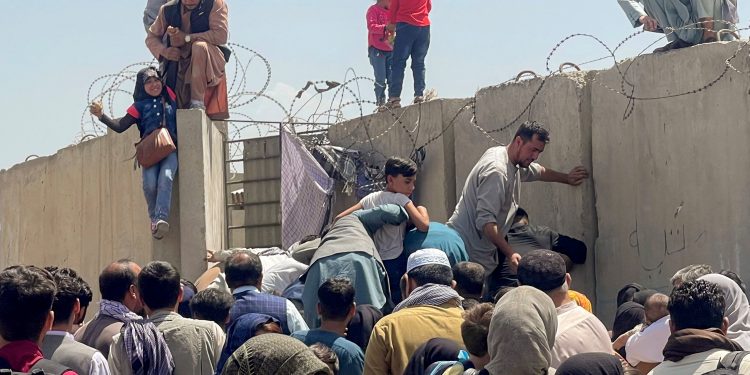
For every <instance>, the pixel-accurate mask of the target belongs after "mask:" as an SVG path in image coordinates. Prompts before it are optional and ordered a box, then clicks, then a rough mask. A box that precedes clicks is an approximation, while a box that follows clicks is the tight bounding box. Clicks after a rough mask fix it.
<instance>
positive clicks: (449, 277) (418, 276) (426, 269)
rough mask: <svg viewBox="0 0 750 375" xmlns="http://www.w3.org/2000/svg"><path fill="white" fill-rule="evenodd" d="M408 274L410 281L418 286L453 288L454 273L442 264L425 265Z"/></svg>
mask: <svg viewBox="0 0 750 375" xmlns="http://www.w3.org/2000/svg"><path fill="white" fill-rule="evenodd" d="M406 274H407V275H408V276H409V279H411V280H414V282H415V283H417V286H422V285H425V284H438V285H448V286H451V284H452V282H453V271H451V268H450V267H448V266H444V265H441V264H425V265H424V266H419V267H417V268H415V269H413V270H411V271H409V272H407V273H406Z"/></svg>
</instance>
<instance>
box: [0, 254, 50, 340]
mask: <svg viewBox="0 0 750 375" xmlns="http://www.w3.org/2000/svg"><path fill="white" fill-rule="evenodd" d="M56 291H57V288H56V286H55V281H54V279H53V278H52V275H50V273H49V272H48V271H47V270H44V269H42V268H38V267H34V266H12V267H8V268H6V269H5V270H3V271H2V272H0V336H2V338H3V339H4V340H5V341H22V340H30V341H34V342H36V341H37V340H38V339H39V336H40V335H41V333H42V329H43V328H44V323H45V322H46V321H47V316H48V315H49V312H50V310H51V309H52V303H53V302H54V300H55V293H56Z"/></svg>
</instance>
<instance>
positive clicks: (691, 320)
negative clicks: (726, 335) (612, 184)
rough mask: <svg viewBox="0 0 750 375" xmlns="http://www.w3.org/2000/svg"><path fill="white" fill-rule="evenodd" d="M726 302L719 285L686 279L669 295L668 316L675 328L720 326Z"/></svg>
mask: <svg viewBox="0 0 750 375" xmlns="http://www.w3.org/2000/svg"><path fill="white" fill-rule="evenodd" d="M725 308H726V303H725V301H724V294H723V293H722V291H721V289H719V286H718V285H716V284H714V283H710V282H708V281H705V280H696V281H688V282H686V283H683V284H682V285H680V286H678V287H677V288H674V290H672V294H671V295H670V296H669V304H668V305H667V309H668V310H669V317H670V319H671V320H672V323H673V324H674V326H675V329H676V330H681V329H687V328H693V329H709V328H721V325H722V322H723V321H724V309H725Z"/></svg>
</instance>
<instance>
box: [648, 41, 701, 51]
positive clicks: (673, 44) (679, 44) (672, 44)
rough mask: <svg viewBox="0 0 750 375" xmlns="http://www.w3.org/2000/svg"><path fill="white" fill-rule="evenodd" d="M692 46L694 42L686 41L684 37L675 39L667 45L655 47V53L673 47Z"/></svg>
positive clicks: (669, 49)
mask: <svg viewBox="0 0 750 375" xmlns="http://www.w3.org/2000/svg"><path fill="white" fill-rule="evenodd" d="M692 46H693V45H692V44H690V43H688V42H685V41H683V40H682V39H675V40H674V41H672V42H669V43H667V45H665V46H664V47H659V48H657V49H655V50H654V53H662V52H667V51H671V50H673V49H680V48H685V47H692Z"/></svg>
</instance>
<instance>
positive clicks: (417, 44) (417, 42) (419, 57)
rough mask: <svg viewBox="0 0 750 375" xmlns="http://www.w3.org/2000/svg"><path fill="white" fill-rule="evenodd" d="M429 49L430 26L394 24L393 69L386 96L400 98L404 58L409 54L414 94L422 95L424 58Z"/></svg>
mask: <svg viewBox="0 0 750 375" xmlns="http://www.w3.org/2000/svg"><path fill="white" fill-rule="evenodd" d="M429 49H430V27H429V26H413V25H410V24H408V23H403V22H399V23H398V24H396V41H395V42H394V45H393V71H391V78H390V80H389V82H388V96H390V97H391V98H400V97H401V89H402V88H403V85H404V71H405V70H406V60H407V59H408V58H409V56H411V72H412V74H413V75H414V96H415V97H417V96H423V95H424V89H425V86H426V83H425V67H424V59H425V57H427V50H429Z"/></svg>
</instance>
